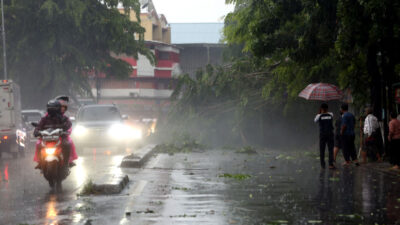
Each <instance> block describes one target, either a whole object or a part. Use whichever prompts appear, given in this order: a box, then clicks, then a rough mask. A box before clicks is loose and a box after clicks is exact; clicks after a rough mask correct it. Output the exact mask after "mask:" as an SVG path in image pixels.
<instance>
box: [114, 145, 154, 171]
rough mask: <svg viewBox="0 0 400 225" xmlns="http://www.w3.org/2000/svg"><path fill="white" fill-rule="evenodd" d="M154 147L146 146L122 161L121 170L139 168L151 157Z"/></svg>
mask: <svg viewBox="0 0 400 225" xmlns="http://www.w3.org/2000/svg"><path fill="white" fill-rule="evenodd" d="M155 147H156V145H147V146H145V147H143V148H141V149H139V150H138V151H136V152H135V153H132V154H130V155H128V156H125V157H124V158H123V159H122V162H121V165H120V166H121V167H123V168H140V167H142V166H143V164H144V163H145V162H147V160H148V159H149V158H150V157H151V156H152V155H153V153H154V150H155Z"/></svg>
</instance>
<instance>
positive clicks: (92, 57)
mask: <svg viewBox="0 0 400 225" xmlns="http://www.w3.org/2000/svg"><path fill="white" fill-rule="evenodd" d="M118 7H123V8H124V9H125V12H126V14H121V13H120V12H119V11H118ZM131 10H133V12H135V13H136V15H137V21H138V22H132V21H130V20H129V17H128V16H129V15H128V14H129V13H130V12H131ZM139 12H140V3H139V1H138V0H104V1H98V0H38V1H30V0H19V1H15V0H9V1H5V22H6V32H7V53H8V67H9V74H10V77H11V78H13V79H14V80H16V81H17V82H18V83H19V84H20V85H21V87H22V88H21V90H22V99H23V103H25V104H24V105H26V106H37V105H38V104H42V103H43V102H46V101H47V100H48V98H49V97H51V96H54V95H56V94H60V93H64V94H71V91H72V90H74V91H79V90H89V86H88V82H87V75H88V73H89V72H97V73H100V72H101V73H105V74H107V75H108V76H118V77H127V76H128V74H129V73H130V72H131V70H132V68H131V67H130V65H129V64H128V63H126V62H124V61H122V60H121V59H118V58H115V57H113V56H112V54H111V53H115V54H117V55H118V54H122V53H125V54H127V55H130V56H133V57H137V56H138V54H139V53H140V54H143V55H146V56H149V57H150V58H151V57H152V56H151V53H150V51H149V50H148V49H147V48H146V46H145V45H144V39H143V34H144V32H145V30H144V28H143V27H141V26H140V18H139V16H138V15H140V13H139ZM135 37H136V38H137V39H135Z"/></svg>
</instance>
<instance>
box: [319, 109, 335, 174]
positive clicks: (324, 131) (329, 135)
mask: <svg viewBox="0 0 400 225" xmlns="http://www.w3.org/2000/svg"><path fill="white" fill-rule="evenodd" d="M314 122H316V123H318V124H319V153H320V154H319V157H320V161H321V168H323V169H325V147H326V145H328V156H329V169H335V166H334V164H333V114H332V113H329V112H328V105H327V104H326V103H323V104H322V105H321V107H320V109H319V113H318V115H317V116H316V117H315V119H314Z"/></svg>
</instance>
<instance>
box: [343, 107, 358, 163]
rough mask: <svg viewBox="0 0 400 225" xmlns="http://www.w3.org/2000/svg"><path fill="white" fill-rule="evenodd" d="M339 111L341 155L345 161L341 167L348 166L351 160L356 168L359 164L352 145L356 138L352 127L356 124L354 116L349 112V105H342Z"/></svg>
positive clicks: (354, 147)
mask: <svg viewBox="0 0 400 225" xmlns="http://www.w3.org/2000/svg"><path fill="white" fill-rule="evenodd" d="M340 110H341V112H342V113H343V117H342V128H341V132H340V134H341V135H342V144H343V155H344V159H345V160H346V162H345V163H344V164H343V165H345V166H348V165H350V164H351V161H350V160H352V161H353V162H355V163H356V166H359V165H360V164H359V163H358V160H357V153H356V146H355V145H354V140H355V137H356V136H355V132H354V127H355V124H356V119H355V117H354V115H353V114H351V113H350V112H349V105H347V104H343V105H342V106H341V107H340Z"/></svg>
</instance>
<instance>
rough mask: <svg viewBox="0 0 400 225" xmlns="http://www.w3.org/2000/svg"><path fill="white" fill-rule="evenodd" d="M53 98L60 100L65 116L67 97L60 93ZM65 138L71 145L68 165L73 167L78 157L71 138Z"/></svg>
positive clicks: (62, 112)
mask: <svg viewBox="0 0 400 225" xmlns="http://www.w3.org/2000/svg"><path fill="white" fill-rule="evenodd" d="M55 100H57V101H59V102H60V104H61V114H62V115H63V116H65V113H66V112H67V110H68V104H69V97H68V96H66V95H60V96H57V97H56V98H55ZM68 132H69V133H71V132H72V130H71V129H70V130H68ZM67 140H68V142H69V143H70V145H71V149H70V150H71V151H70V156H69V166H70V167H73V166H75V163H74V162H73V161H74V160H76V159H78V154H77V153H76V148H75V144H74V142H73V140H72V138H71V137H70V136H69V135H68V137H67Z"/></svg>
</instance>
